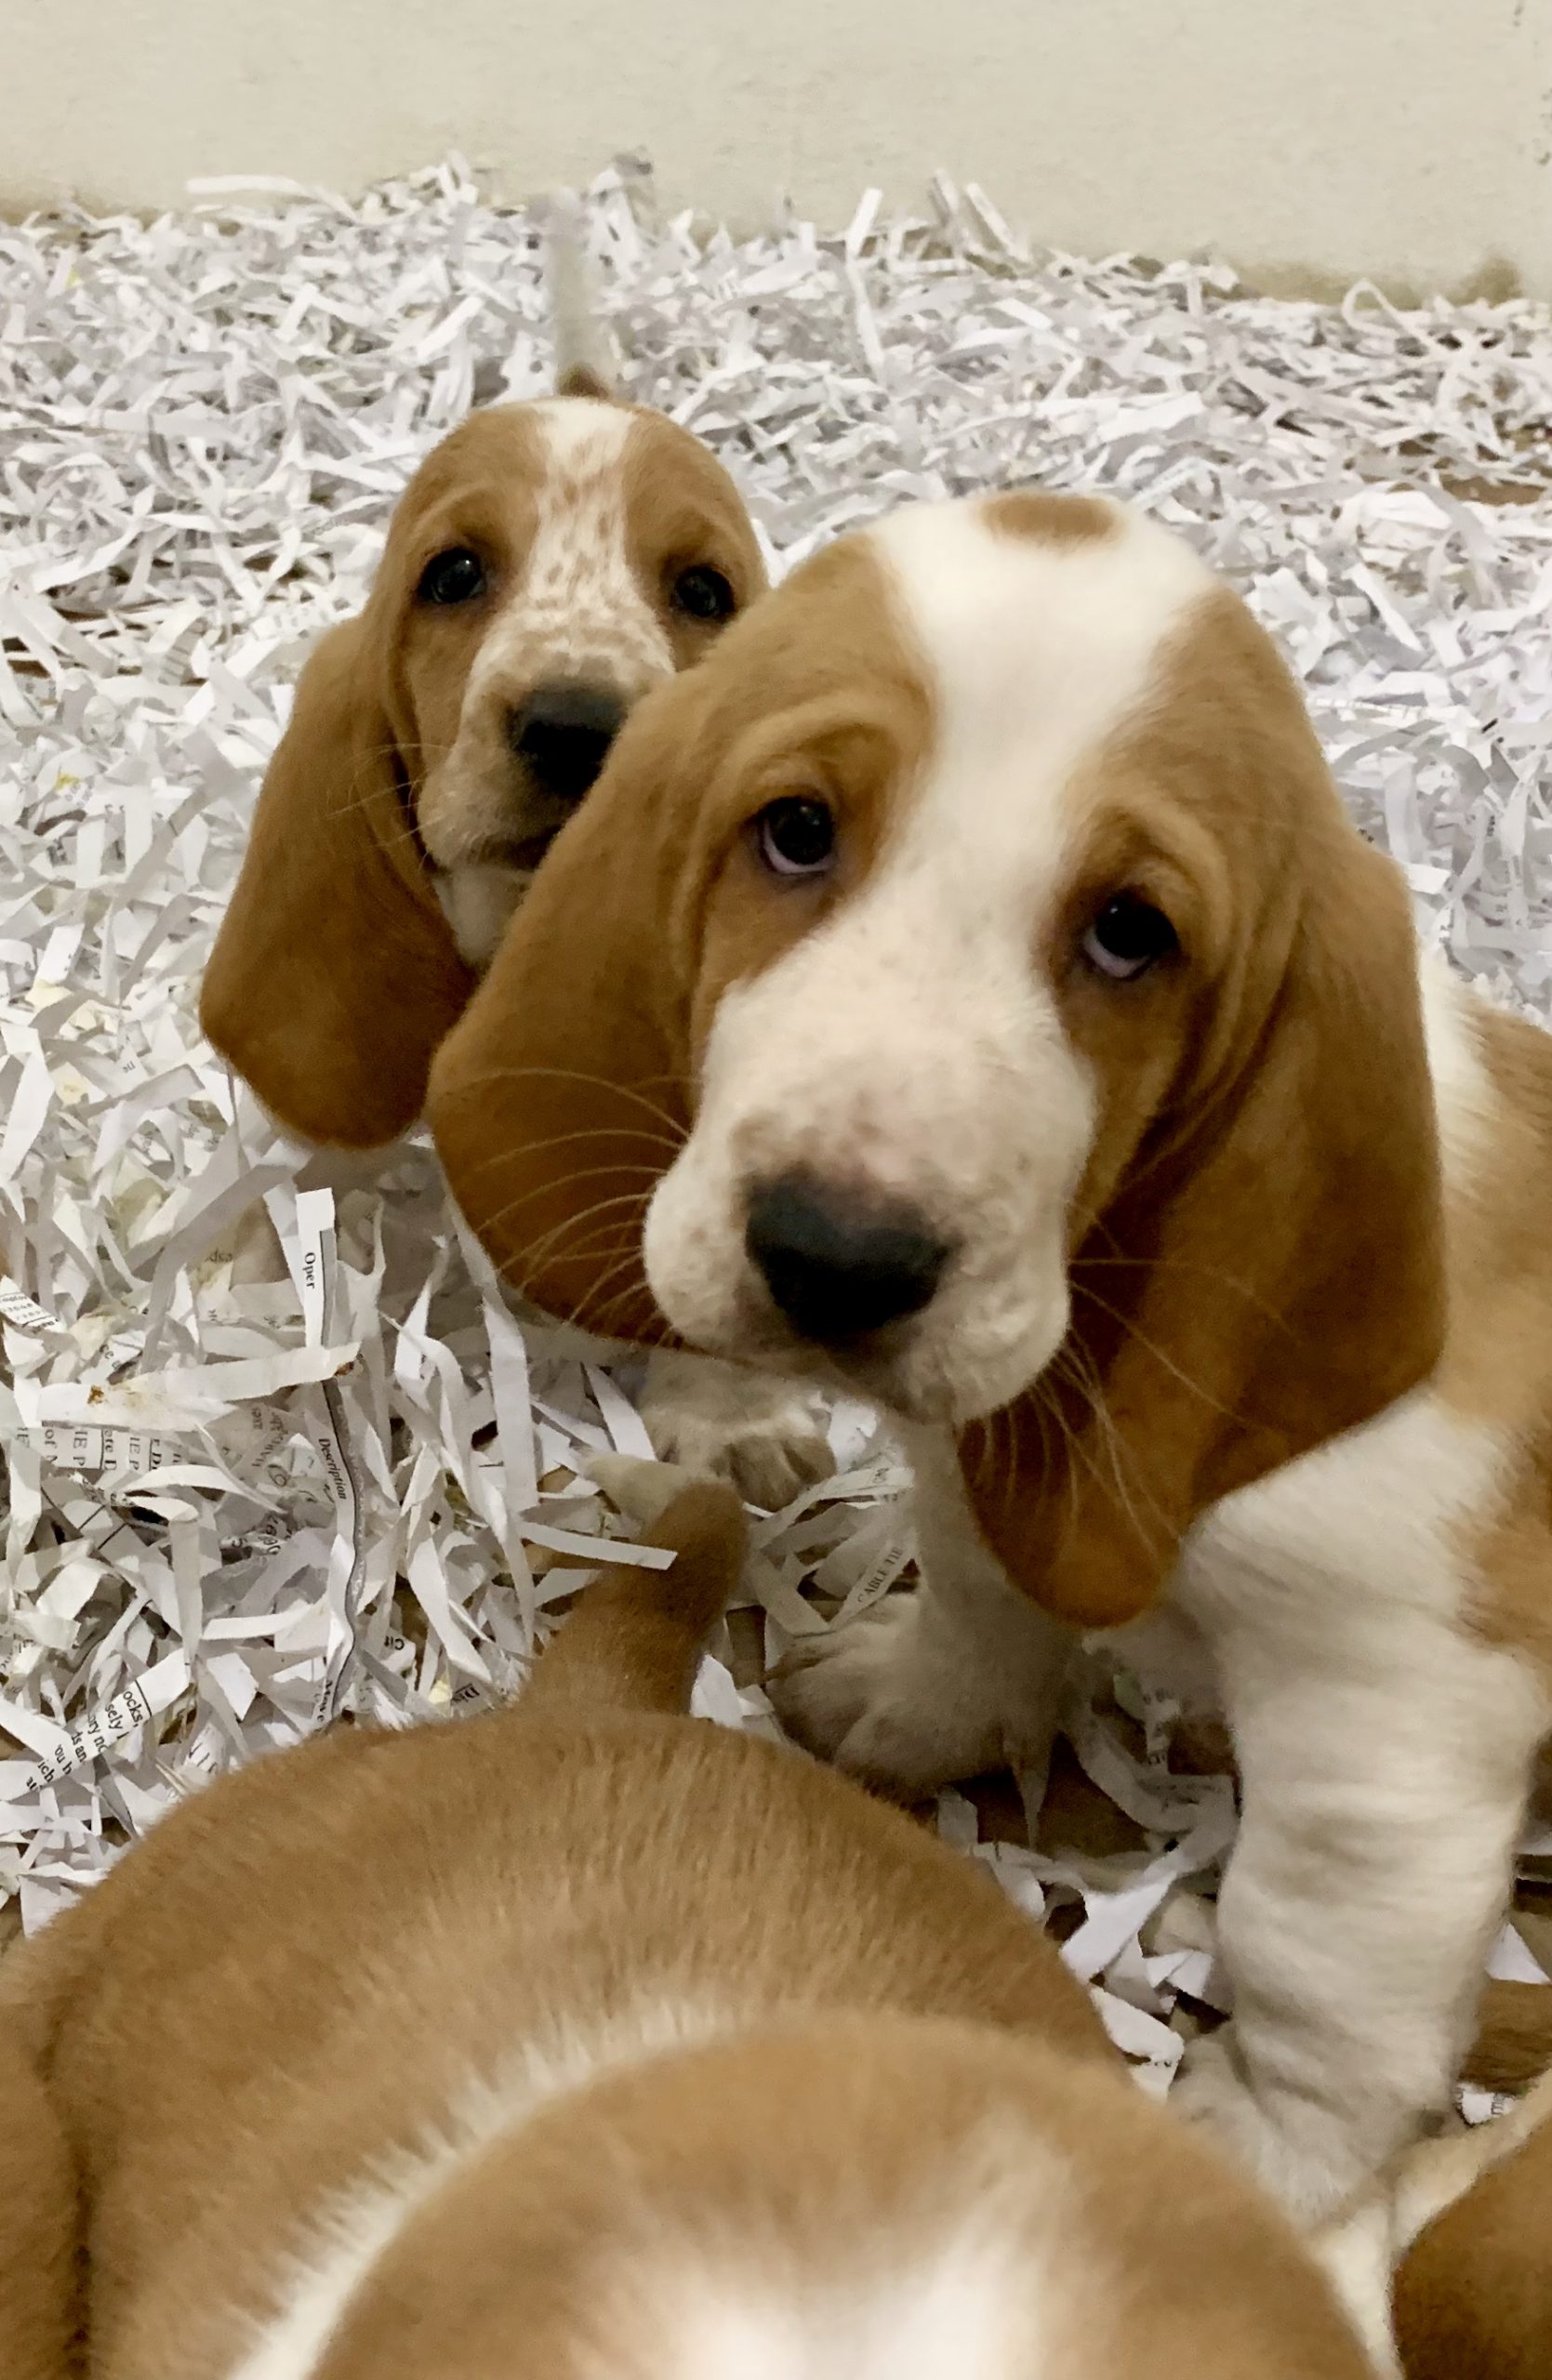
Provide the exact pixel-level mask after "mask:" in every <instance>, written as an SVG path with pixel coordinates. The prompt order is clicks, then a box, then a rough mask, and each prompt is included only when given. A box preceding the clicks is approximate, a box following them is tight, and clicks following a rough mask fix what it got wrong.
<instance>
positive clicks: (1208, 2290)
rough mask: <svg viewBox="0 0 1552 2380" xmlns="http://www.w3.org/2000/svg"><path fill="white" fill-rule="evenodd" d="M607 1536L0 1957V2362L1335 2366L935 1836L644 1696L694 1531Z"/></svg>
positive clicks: (729, 1568)
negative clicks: (513, 1695) (538, 1645)
mask: <svg viewBox="0 0 1552 2380" xmlns="http://www.w3.org/2000/svg"><path fill="white" fill-rule="evenodd" d="M647 1476H648V1477H649V1478H650V1477H652V1476H653V1474H650V1472H649V1473H648V1474H647ZM655 1534H656V1536H657V1541H658V1542H659V1543H660V1544H664V1545H667V1546H670V1547H673V1548H675V1549H676V1554H677V1558H676V1560H675V1563H674V1566H673V1567H672V1569H671V1571H670V1572H668V1573H667V1574H664V1573H658V1574H657V1575H656V1576H652V1575H648V1576H647V1577H646V1578H644V1579H643V1575H642V1573H641V1572H639V1571H637V1572H634V1573H632V1574H631V1575H630V1578H629V1580H624V1581H623V1582H620V1574H619V1573H618V1572H616V1573H615V1574H614V1576H613V1581H611V1582H600V1583H596V1584H595V1585H593V1586H592V1587H591V1588H590V1589H589V1590H588V1592H587V1593H586V1595H585V1597H584V1600H583V1602H582V1603H581V1605H580V1606H579V1607H578V1609H577V1613H576V1615H575V1616H574V1618H573V1619H572V1620H569V1621H568V1622H567V1623H566V1626H565V1629H564V1633H563V1634H562V1636H561V1638H560V1641H559V1644H558V1645H557V1646H555V1647H553V1648H552V1649H551V1650H550V1651H549V1652H548V1653H547V1654H546V1655H545V1656H544V1658H543V1659H542V1661H541V1662H540V1664H539V1667H538V1670H537V1676H536V1679H535V1681H534V1683H533V1684H532V1685H531V1686H529V1688H528V1689H527V1691H526V1692H525V1694H524V1697H523V1699H522V1700H521V1701H520V1703H519V1705H518V1707H517V1708H516V1710H515V1711H513V1712H503V1713H500V1714H497V1715H494V1716H491V1717H487V1718H483V1719H473V1720H469V1721H464V1722H459V1723H458V1724H456V1725H451V1726H442V1727H432V1728H424V1729H419V1730H413V1731H410V1732H408V1733H401V1734H396V1735H391V1736H384V1735H378V1734H368V1733H349V1732H341V1733H337V1734H335V1735H334V1736H332V1737H330V1738H329V1739H327V1740H325V1741H320V1742H315V1743H313V1744H311V1745H308V1746H306V1747H305V1748H303V1749H302V1750H300V1751H298V1752H288V1753H285V1754H282V1755H280V1756H279V1757H277V1758H275V1759H272V1760H267V1761H263V1762H261V1763H259V1765H256V1766H255V1767H253V1768H251V1769H249V1770H248V1771H246V1772H245V1774H244V1775H241V1776H238V1777H235V1778H229V1779H227V1780H224V1781H223V1782H222V1783H220V1784H218V1785H216V1786H214V1787H212V1788H211V1790H210V1791H209V1792H207V1793H205V1794H202V1795H201V1796H200V1797H199V1798H198V1800H196V1801H194V1802H193V1803H192V1804H189V1805H185V1806H184V1807H183V1808H182V1809H180V1810H179V1811H178V1812H176V1813H175V1814H174V1815H173V1816H172V1817H170V1818H167V1819H166V1822H165V1823H164V1824H163V1825H161V1826H159V1827H158V1828H157V1829H156V1831H154V1833H153V1834H152V1835H151V1836H150V1837H149V1838H148V1839H147V1840H146V1841H145V1842H144V1843H143V1844H141V1845H139V1847H138V1848H137V1849H135V1850H134V1851H132V1852H131V1853H130V1854H129V1856H128V1857H127V1858H126V1859H125V1860H124V1861H123V1862H122V1863H121V1865H120V1866H119V1867H117V1868H116V1869H115V1870H114V1871H113V1873H112V1874H111V1875H110V1876H109V1877H108V1878H107V1879H106V1880H105V1882H104V1883H103V1884H100V1885H99V1886H97V1887H95V1888H94V1889H93V1891H92V1892H91V1893H90V1895H89V1896H88V1897H86V1899H85V1900H84V1901H83V1902H81V1903H80V1904H79V1905H78V1906H76V1907H75V1908H73V1909H72V1910H70V1911H67V1912H66V1913H65V1914H64V1915H63V1916H61V1917H60V1918H59V1919H58V1920H57V1921H56V1922H55V1924H51V1925H50V1926H49V1927H48V1929H47V1930H46V1932H45V1933H44V1934H43V1935H41V1936H39V1937H36V1938H35V1939H34V1940H33V1941H32V1942H29V1943H28V1944H26V1945H25V1946H24V1947H23V1948H22V1949H20V1950H19V1951H16V1952H14V1953H12V1954H10V1955H8V1956H7V1958H6V1960H5V1961H4V1963H3V1964H0V2370H3V2371H4V2373H5V2374H6V2380H65V2375H66V2374H69V2373H75V2372H78V2371H80V2370H83V2369H86V2370H89V2371H90V2372H91V2373H92V2374H93V2375H94V2380H512V2375H514V2374H518V2373H531V2374H535V2375H537V2374H541V2373H542V2374H543V2375H544V2380H663V2376H664V2375H668V2374H673V2375H676V2380H701V2375H703V2374H704V2375H705V2380H712V2375H716V2380H727V2375H730V2374H740V2375H750V2376H751V2380H752V2375H755V2374H758V2375H760V2380H829V2375H833V2374H838V2373H845V2374H846V2375H847V2380H1124V2375H1129V2374H1133V2373H1137V2372H1140V2371H1142V2370H1143V2369H1145V2368H1146V2369H1147V2371H1148V2372H1149V2373H1152V2374H1154V2375H1156V2380H1253V2375H1254V2380H1364V2375H1365V2374H1366V2373H1368V2372H1369V2370H1370V2367H1369V2365H1368V2363H1367V2362H1366V2361H1365V2360H1364V2358H1363V2356H1362V2354H1361V2353H1360V2349H1359V2347H1358V2346H1357V2344H1356V2341H1355V2338H1354V2336H1353V2334H1352V2333H1351V2332H1350V2331H1349V2329H1348V2327H1347V2324H1346V2321H1345V2319H1344V2318H1343V2316H1342V2315H1341V2314H1340V2313H1339V2312H1338V2310H1337V2305H1336V2300H1335V2298H1334V2296H1333V2294H1332V2292H1331V2290H1330V2288H1329V2287H1328V2285H1327V2284H1326V2282H1325V2281H1324V2280H1323V2279H1322V2277H1321V2276H1320V2273H1319V2272H1318V2271H1317V2269H1316V2268H1315V2267H1314V2265H1313V2264H1312V2263H1311V2262H1310V2261H1309V2259H1308V2258H1307V2254H1306V2253H1305V2251H1304V2250H1303V2248H1302V2246H1301V2245H1300V2243H1299V2242H1298V2241H1296V2239H1295V2238H1294V2235H1293V2232H1292V2231H1291V2230H1289V2229H1287V2228H1285V2226H1284V2224H1283V2221H1282V2219H1281V2218H1280V2216H1279V2215H1277V2213H1276V2212H1275V2210H1274V2209H1273V2208H1272V2207H1271V2206H1270V2204H1269V2203H1267V2202H1263V2201H1262V2200H1261V2199H1260V2198H1259V2196H1258V2195H1257V2194H1256V2193H1255V2192H1254V2191H1253V2190H1252V2188H1250V2187H1249V2186H1248V2185H1247V2184H1245V2183H1244V2182H1243V2181H1242V2180H1241V2179H1240V2176H1239V2175H1235V2174H1234V2173H1233V2172H1232V2170H1231V2169H1230V2168H1229V2167H1228V2166H1227V2165H1220V2164H1219V2162H1217V2160H1216V2158H1215V2157H1214V2155H1213V2154H1212V2153H1211V2151H1210V2150H1209V2149H1207V2148H1206V2147H1205V2146H1203V2145H1201V2144H1200V2143H1199V2142H1198V2141H1197V2140H1195V2139H1194V2138H1193V2137H1192V2136H1191V2135H1190V2134H1189V2132H1188V2131H1187V2128H1186V2127H1184V2126H1181V2125H1179V2124H1177V2123H1176V2122H1174V2119H1172V2118H1171V2117H1170V2116H1169V2115H1168V2114H1167V2113H1166V2112H1164V2111H1162V2110H1161V2109H1157V2108H1155V2107H1153V2106H1151V2105H1150V2104H1149V2103H1148V2102H1147V2099H1146V2098H1145V2097H1144V2096H1143V2095H1142V2094H1141V2093H1140V2092H1139V2091H1137V2090H1136V2089H1135V2087H1134V2085H1133V2084H1132V2083H1131V2082H1130V2081H1129V2080H1128V2078H1127V2076H1126V2074H1125V2072H1124V2070H1123V2069H1122V2068H1121V2065H1120V2062H1119V2060H1117V2058H1116V2057H1115V2056H1114V2054H1113V2053H1112V2052H1111V2051H1110V2049H1109V2047H1108V2043H1106V2041H1105V2038H1104V2035H1103V2033H1102V2031H1101V2030H1100V2028H1099V2025H1098V2023H1097V2020H1096V2019H1095V2018H1094V2015H1093V2012H1092V2010H1091V2009H1090V2007H1089V2004H1088V2001H1087V1999H1086V1997H1085V1995H1084V1994H1083V1992H1082V1991H1081V1989H1080V1987H1079V1986H1078V1985H1077V1984H1076V1983H1075V1982H1074V1981H1073V1980H1072V1978H1071V1977H1069V1976H1068V1974H1067V1973H1066V1971H1065V1970H1064V1969H1063V1967H1062V1965H1061V1963H1060V1961H1059V1959H1058V1957H1057V1955H1056V1953H1055V1950H1054V1949H1053V1948H1052V1947H1051V1946H1050V1945H1049V1944H1048V1943H1047V1942H1046V1941H1044V1940H1043V1939H1042V1938H1041V1936H1040V1935H1039V1934H1038V1933H1037V1932H1036V1930H1035V1929H1034V1928H1033V1927H1032V1926H1031V1925H1029V1924H1028V1922H1027V1921H1026V1920H1025V1919H1024V1918H1022V1917H1021V1916H1020V1915H1019V1914H1018V1912H1017V1911H1015V1909H1014V1908H1013V1906H1012V1904H1011V1903H1010V1902H1009V1901H1008V1900H1006V1899H1005V1898H1004V1897H1003V1896H1002V1893H1001V1892H1000V1891H999V1889H998V1888H997V1886H996V1884H994V1883H993V1882H992V1880H991V1879H990V1878H989V1877H988V1875H987V1874H986V1873H985V1872H984V1871H978V1870H977V1869H975V1867H974V1866H973V1865H971V1864H969V1863H966V1862H963V1861H962V1860H961V1859H959V1858H957V1857H956V1856H955V1855H954V1854H953V1853H952V1852H950V1851H948V1849H947V1848H946V1847H945V1846H944V1845H941V1844H939V1843H937V1842H935V1840H933V1839H932V1838H931V1837H930V1836H928V1835H927V1834H925V1833H924V1832H922V1831H921V1830H919V1829H918V1828H916V1827H915V1826H913V1825H912V1824H911V1823H910V1821H909V1819H907V1818H904V1817H902V1816H901V1815H900V1814H899V1813H898V1812H895V1811H893V1810H889V1809H887V1808H885V1807H883V1806H882V1805H879V1804H877V1803H874V1802H872V1801H870V1800H869V1798H868V1797H867V1795H865V1794H864V1793H863V1792H861V1791H860V1790H859V1789H858V1788H857V1787H856V1786H855V1785H853V1784H850V1783H849V1782H848V1781H847V1780H845V1779H844V1778H840V1777H837V1776H835V1775H834V1774H832V1773H830V1772H829V1771H827V1770H824V1769H822V1768H819V1767H816V1765H813V1764H812V1763H810V1762H808V1761H806V1760H804V1759H803V1757H802V1756H801V1755H800V1754H797V1753H794V1752H786V1751H783V1750H780V1749H778V1748H776V1747H775V1746H773V1745H771V1744H768V1743H764V1742H762V1741H759V1740H757V1739H754V1738H751V1737H749V1736H744V1735H738V1734H735V1733H731V1732H728V1731H726V1730H723V1729H721V1728H716V1727H710V1726H702V1725H699V1724H696V1723H693V1722H691V1721H690V1720H688V1719H687V1718H685V1717H683V1715H678V1714H682V1713H683V1711H684V1707H685V1703H686V1700H687V1698H688V1694H689V1688H690V1683H691V1679H692V1677H693V1674H694V1671H695V1667H696V1657H697V1654H698V1649H699V1645H700V1641H701V1638H702V1636H703V1635H704V1633H705V1631H706V1629H707V1628H708V1627H709V1626H710V1623H711V1621H712V1620H713V1619H714V1618H715V1617H716V1615H717V1613H718V1611H719V1610H720V1608H721V1606H722V1603H723V1599H724V1597H725V1595H726V1593H727V1592H728V1590H729V1589H730V1587H731V1586H732V1584H733V1583H734V1581H735V1580H736V1577H737V1574H738V1567H739V1560H740V1554H741V1550H742V1542H743V1529H742V1518H741V1514H740V1513H739V1511H738V1508H737V1505H736V1501H735V1499H734V1498H733V1497H732V1495H731V1494H730V1492H729V1491H728V1490H727V1489H726V1488H719V1487H715V1486H711V1485H710V1484H708V1485H706V1486H703V1487H698V1488H688V1489H687V1490H685V1491H683V1492H682V1493H681V1494H680V1495H679V1496H678V1498H677V1500H676V1501H674V1502H673V1503H672V1504H671V1506H670V1509H669V1510H668V1512H667V1514H665V1515H664V1517H663V1519H662V1521H661V1523H660V1524H659V1526H658V1527H657V1530H656V1532H655Z"/></svg>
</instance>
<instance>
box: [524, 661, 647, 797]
mask: <svg viewBox="0 0 1552 2380" xmlns="http://www.w3.org/2000/svg"><path fill="white" fill-rule="evenodd" d="M624 724H625V705H624V703H623V702H622V701H621V700H620V697H619V696H618V694H614V693H612V692H611V691H610V689H609V688H608V687H607V686H589V685H584V684H582V683H581V682H580V681H576V680H572V681H566V680H561V679H558V680H556V681H555V682H554V683H553V684H552V685H548V686H537V687H536V688H535V689H534V692H533V693H532V694H530V695H529V697H528V699H527V701H526V702H525V703H520V704H519V705H518V707H517V708H516V709H515V710H513V711H512V712H511V715H510V717H509V719H508V721H507V736H508V740H509V741H510V743H511V747H512V750H513V751H514V752H515V753H516V754H517V757H518V759H519V760H521V761H522V762H523V763H524V766H525V768H526V769H527V770H528V773H529V774H530V775H531V776H532V777H533V779H534V782H535V783H536V784H537V786H538V787H540V788H541V790H542V791H544V792H545V793H552V794H553V795H554V796H555V798H556V800H559V801H580V800H581V799H582V796H583V795H584V794H585V793H586V792H587V790H588V787H590V785H591V784H592V782H593V780H594V778H595V777H596V776H597V774H598V773H599V771H600V770H601V769H602V768H603V766H604V761H605V760H607V759H608V756H609V747H610V745H611V744H612V743H613V742H614V740H615V738H616V736H617V734H619V731H620V729H621V728H622V727H623V726H624Z"/></svg>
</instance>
